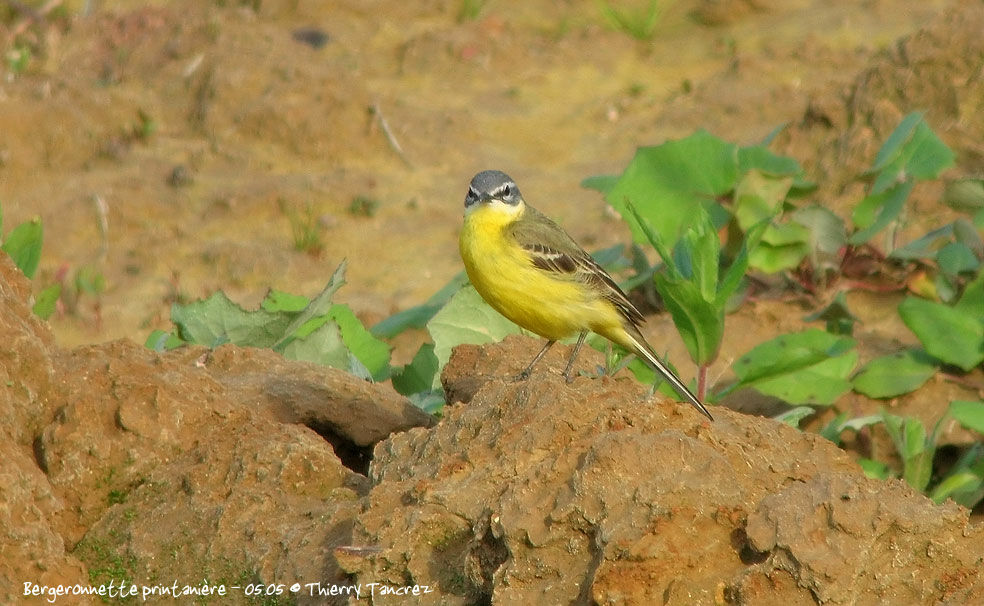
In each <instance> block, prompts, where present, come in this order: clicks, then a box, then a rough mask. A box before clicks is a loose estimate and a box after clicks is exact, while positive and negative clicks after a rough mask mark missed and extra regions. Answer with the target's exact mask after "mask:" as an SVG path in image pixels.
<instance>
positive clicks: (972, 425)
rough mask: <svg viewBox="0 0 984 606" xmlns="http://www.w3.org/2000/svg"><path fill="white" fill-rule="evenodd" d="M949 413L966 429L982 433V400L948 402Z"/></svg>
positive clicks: (983, 405) (983, 426) (983, 407)
mask: <svg viewBox="0 0 984 606" xmlns="http://www.w3.org/2000/svg"><path fill="white" fill-rule="evenodd" d="M950 415H951V416H952V417H953V418H954V419H956V420H957V422H959V423H960V424H961V425H963V426H964V427H966V428H967V429H972V430H974V431H976V432H977V433H980V434H984V401H981V400H978V401H976V402H970V401H966V400H956V401H954V402H950Z"/></svg>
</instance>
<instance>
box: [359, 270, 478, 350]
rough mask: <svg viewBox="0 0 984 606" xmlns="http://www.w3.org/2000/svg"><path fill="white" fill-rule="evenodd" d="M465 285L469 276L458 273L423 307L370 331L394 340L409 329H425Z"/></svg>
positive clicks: (388, 319)
mask: <svg viewBox="0 0 984 606" xmlns="http://www.w3.org/2000/svg"><path fill="white" fill-rule="evenodd" d="M465 284H468V276H467V275H465V272H463V271H462V272H458V274H457V275H456V276H455V277H453V278H451V280H450V281H449V282H448V283H447V284H445V285H444V286H443V287H441V290H439V291H437V292H436V293H434V295H433V296H431V298H430V299H427V302H426V303H424V304H423V305H417V306H416V307H411V308H409V309H405V310H403V311H401V312H398V313H395V314H393V315H392V316H390V317H388V318H386V319H385V320H383V321H382V322H380V323H378V324H376V325H375V326H373V327H372V328H371V329H369V330H370V332H372V334H374V335H375V336H377V337H379V338H381V339H392V338H393V337H395V336H396V335H398V334H400V333H401V332H403V331H404V330H407V329H408V328H424V327H425V326H426V325H427V322H429V321H430V319H431V318H433V317H434V314H436V313H437V312H438V311H440V309H441V308H442V307H444V304H445V303H447V302H448V301H449V300H451V297H452V295H454V293H456V292H458V290H460V289H461V287H462V286H464V285H465Z"/></svg>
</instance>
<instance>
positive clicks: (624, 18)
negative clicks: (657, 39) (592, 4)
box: [598, 0, 663, 41]
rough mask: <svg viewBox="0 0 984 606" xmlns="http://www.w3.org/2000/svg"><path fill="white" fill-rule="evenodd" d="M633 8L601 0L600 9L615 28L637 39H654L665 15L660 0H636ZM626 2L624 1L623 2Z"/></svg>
mask: <svg viewBox="0 0 984 606" xmlns="http://www.w3.org/2000/svg"><path fill="white" fill-rule="evenodd" d="M635 3H636V4H640V5H641V6H636V7H632V8H618V7H617V6H616V4H615V3H613V2H609V1H608V0H600V1H599V2H598V9H599V10H600V11H601V14H602V16H603V17H604V18H605V21H607V22H608V24H609V25H611V26H612V27H613V28H614V29H615V30H617V31H620V32H624V33H626V34H628V35H630V36H632V37H633V38H635V39H636V40H641V41H647V40H652V39H653V36H654V35H655V34H656V25H657V24H658V23H659V19H660V17H662V15H663V11H662V8H661V7H660V0H645V1H644V2H642V1H641V0H636V2H635ZM622 4H624V2H623V3H622Z"/></svg>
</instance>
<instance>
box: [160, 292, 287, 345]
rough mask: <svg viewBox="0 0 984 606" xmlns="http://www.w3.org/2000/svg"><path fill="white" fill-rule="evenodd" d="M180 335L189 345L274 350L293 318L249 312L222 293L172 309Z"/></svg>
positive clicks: (174, 306) (173, 306) (172, 317)
mask: <svg viewBox="0 0 984 606" xmlns="http://www.w3.org/2000/svg"><path fill="white" fill-rule="evenodd" d="M171 321H172V322H174V324H175V325H176V326H177V329H178V330H177V336H178V337H179V338H181V339H183V340H184V341H187V342H189V343H196V344H199V345H205V346H206V347H218V346H219V345H222V344H223V343H234V344H236V345H242V346H249V347H273V345H274V344H275V343H277V342H278V341H279V340H280V339H281V338H282V337H283V335H284V331H285V329H286V328H287V326H288V325H289V324H290V321H291V320H290V317H289V316H287V315H285V314H283V313H279V312H278V313H271V312H268V311H265V310H262V309H260V310H256V311H246V310H245V309H243V308H242V307H240V306H239V305H238V304H236V303H234V302H233V301H231V300H230V299H229V297H227V296H226V294H225V293H224V292H222V291H221V290H220V291H218V292H216V293H215V294H213V295H212V296H211V297H209V298H207V299H205V300H202V301H195V302H193V303H188V304H187V305H180V304H177V303H175V304H173V305H172V306H171Z"/></svg>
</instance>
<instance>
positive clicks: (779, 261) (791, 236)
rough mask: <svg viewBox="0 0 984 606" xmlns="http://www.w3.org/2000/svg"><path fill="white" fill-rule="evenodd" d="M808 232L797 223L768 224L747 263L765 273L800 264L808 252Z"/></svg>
mask: <svg viewBox="0 0 984 606" xmlns="http://www.w3.org/2000/svg"><path fill="white" fill-rule="evenodd" d="M809 239H810V232H809V231H808V230H807V229H806V228H805V227H803V226H802V225H800V224H799V223H782V224H779V225H769V226H768V227H767V228H766V230H765V233H764V234H762V240H761V241H760V242H759V245H758V246H756V247H755V249H754V250H752V252H751V254H750V255H749V258H748V264H749V265H751V266H752V267H754V268H756V269H759V270H761V271H763V272H765V273H770V274H771V273H777V272H779V271H782V270H784V269H791V268H793V267H796V266H797V265H799V264H800V262H801V261H802V260H803V258H804V257H806V255H807V254H808V253H809V252H810V247H809V243H808V242H809Z"/></svg>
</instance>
